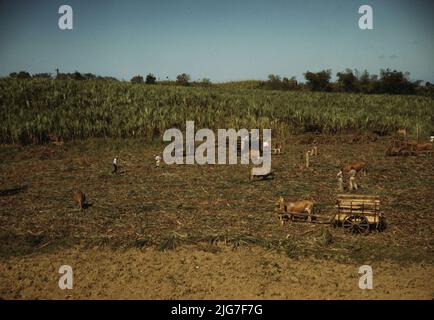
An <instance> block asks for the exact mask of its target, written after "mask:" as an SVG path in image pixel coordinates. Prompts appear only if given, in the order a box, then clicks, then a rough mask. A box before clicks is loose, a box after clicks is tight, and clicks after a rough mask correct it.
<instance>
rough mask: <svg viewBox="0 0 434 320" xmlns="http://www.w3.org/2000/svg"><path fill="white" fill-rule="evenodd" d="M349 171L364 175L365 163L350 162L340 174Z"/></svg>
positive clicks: (358, 161)
mask: <svg viewBox="0 0 434 320" xmlns="http://www.w3.org/2000/svg"><path fill="white" fill-rule="evenodd" d="M351 170H356V172H363V173H364V174H365V175H366V171H367V170H366V162H363V161H360V160H355V161H353V162H351V163H350V164H347V165H346V166H344V168H343V169H342V172H345V173H347V172H350V171H351Z"/></svg>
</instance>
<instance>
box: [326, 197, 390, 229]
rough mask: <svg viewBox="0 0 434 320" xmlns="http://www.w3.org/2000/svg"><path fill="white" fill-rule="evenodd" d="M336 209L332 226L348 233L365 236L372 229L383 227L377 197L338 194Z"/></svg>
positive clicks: (383, 220)
mask: <svg viewBox="0 0 434 320" xmlns="http://www.w3.org/2000/svg"><path fill="white" fill-rule="evenodd" d="M336 209H337V212H336V214H335V215H334V219H333V224H334V225H341V226H342V227H343V228H344V229H345V230H346V231H348V232H350V233H353V234H365V233H368V232H369V230H370V229H372V228H373V229H376V230H382V229H383V228H384V226H385V219H384V216H383V214H382V213H381V211H380V198H379V197H378V196H367V195H354V194H340V195H338V198H337V201H336Z"/></svg>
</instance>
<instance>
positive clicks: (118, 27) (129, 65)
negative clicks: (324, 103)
mask: <svg viewBox="0 0 434 320" xmlns="http://www.w3.org/2000/svg"><path fill="white" fill-rule="evenodd" d="M62 4H69V5H71V6H72V8H73V10H74V29H73V30H72V31H61V30H60V29H59V28H58V25H57V22H58V18H59V16H60V15H59V14H58V9H59V7H60V5H62ZM363 4H369V5H371V6H372V7H373V11H374V30H367V31H366V30H360V29H359V28H358V18H359V14H358V8H359V6H360V5H363ZM433 32H434V1H432V0H413V1H402V0H382V1H379V0H375V1H374V0H361V1H355V0H331V1H325V0H316V1H314V0H286V1H273V0H268V1H256V0H245V1H236V0H229V1H228V0H218V1H216V0H212V1H209V0H172V1H168V0H159V1H155V0H153V1H146V0H145V1H128V0H125V1H121V0H92V1H81V0H62V1H55V0H48V1H44V0H32V1H29V0H0V75H1V76H4V75H7V74H9V73H10V72H12V71H19V70H26V71H29V72H30V73H38V72H54V70H55V69H56V68H59V69H60V70H61V71H63V72H74V71H76V70H77V71H80V72H92V73H96V74H99V75H108V76H115V77H117V78H119V79H130V78H131V76H133V75H135V74H142V75H146V74H147V73H149V72H152V73H154V74H155V75H156V76H157V77H159V78H161V79H164V78H165V77H166V76H168V77H169V78H170V79H174V78H175V77H176V75H177V74H179V73H182V72H186V73H189V74H190V75H191V77H192V79H193V80H196V79H199V78H203V77H207V78H210V79H211V81H213V82H219V81H227V80H241V79H265V78H266V77H267V75H268V74H270V73H275V74H280V75H282V76H288V77H291V76H296V77H297V79H298V80H303V73H304V72H305V71H306V70H310V71H319V70H321V69H325V68H330V69H332V71H333V73H336V72H337V71H341V70H344V69H345V68H357V69H359V70H363V69H367V70H368V71H370V72H371V73H378V72H379V70H380V69H381V68H387V67H388V68H393V69H398V70H401V71H408V72H410V73H411V78H412V79H421V80H425V81H431V82H434V62H433V61H434V34H433Z"/></svg>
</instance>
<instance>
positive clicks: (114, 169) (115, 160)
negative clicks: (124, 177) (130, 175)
mask: <svg viewBox="0 0 434 320" xmlns="http://www.w3.org/2000/svg"><path fill="white" fill-rule="evenodd" d="M117 172H118V158H117V157H115V158H114V159H113V171H112V173H117Z"/></svg>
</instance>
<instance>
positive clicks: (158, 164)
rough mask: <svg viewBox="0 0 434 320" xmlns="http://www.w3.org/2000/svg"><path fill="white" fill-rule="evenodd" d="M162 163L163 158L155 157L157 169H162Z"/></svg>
mask: <svg viewBox="0 0 434 320" xmlns="http://www.w3.org/2000/svg"><path fill="white" fill-rule="evenodd" d="M160 162H161V157H160V155H156V156H155V166H156V167H157V168H159V167H160Z"/></svg>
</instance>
